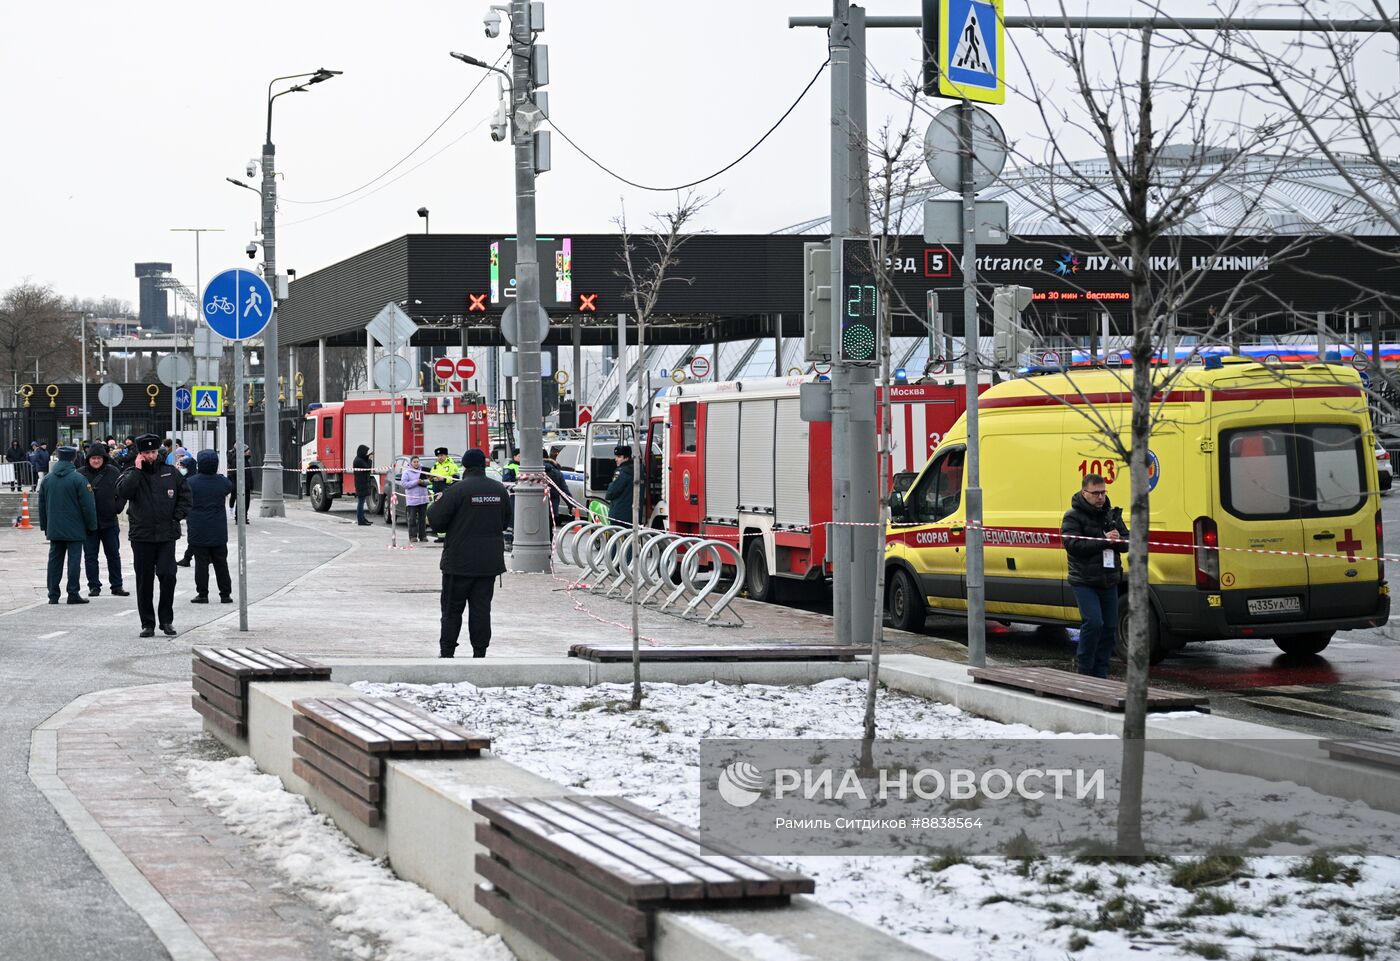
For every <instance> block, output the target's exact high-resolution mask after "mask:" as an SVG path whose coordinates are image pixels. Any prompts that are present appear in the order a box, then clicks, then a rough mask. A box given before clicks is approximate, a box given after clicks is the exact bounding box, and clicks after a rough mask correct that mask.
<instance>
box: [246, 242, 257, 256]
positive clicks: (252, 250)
mask: <svg viewBox="0 0 1400 961" xmlns="http://www.w3.org/2000/svg"><path fill="white" fill-rule="evenodd" d="M243 252H244V253H245V254H247V255H248V259H249V260H252V259H253V258H254V257H256V256H257V255H258V245H257V244H255V243H253V242H252V241H251V240H250V241H248V246H246V247H244V248H243Z"/></svg>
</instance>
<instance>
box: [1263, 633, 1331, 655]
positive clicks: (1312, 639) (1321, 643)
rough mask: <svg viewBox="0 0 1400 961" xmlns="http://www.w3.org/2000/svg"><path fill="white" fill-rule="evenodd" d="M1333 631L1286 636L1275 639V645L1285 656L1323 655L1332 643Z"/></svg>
mask: <svg viewBox="0 0 1400 961" xmlns="http://www.w3.org/2000/svg"><path fill="white" fill-rule="evenodd" d="M1332 633H1333V632H1332V631H1310V632H1308V633H1306V634H1285V635H1283V636H1282V637H1276V638H1274V644H1275V645H1277V646H1278V649H1279V650H1280V651H1283V653H1285V654H1301V655H1308V654H1321V653H1322V652H1323V650H1324V649H1325V648H1326V647H1327V645H1328V644H1331V643H1332Z"/></svg>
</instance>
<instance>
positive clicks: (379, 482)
mask: <svg viewBox="0 0 1400 961" xmlns="http://www.w3.org/2000/svg"><path fill="white" fill-rule="evenodd" d="M301 442H302V443H301V484H302V492H303V493H304V494H306V496H308V497H309V498H310V499H311V506H312V507H313V508H315V509H316V510H318V511H326V510H330V506H331V502H332V501H333V500H335V499H336V498H337V497H339V496H340V495H341V494H343V493H344V492H345V491H346V490H347V489H351V490H353V488H354V481H353V480H350V479H349V478H350V475H349V474H348V473H346V472H347V471H349V469H350V467H351V465H352V463H353V462H354V460H355V451H356V450H357V449H358V448H359V446H360V445H361V444H365V445H367V446H368V447H369V448H370V450H372V451H374V466H375V471H376V473H375V478H374V479H375V493H374V494H373V496H372V497H371V499H370V502H369V504H368V505H367V506H368V507H369V509H370V510H371V512H372V513H375V514H378V513H379V512H380V510H381V508H382V506H383V503H384V500H383V490H384V474H383V472H384V471H387V470H389V468H390V466H391V465H392V464H393V460H394V457H396V456H398V455H402V454H408V455H412V454H426V455H429V456H431V454H432V452H433V450H435V449H436V448H438V447H446V448H447V449H448V450H449V451H451V452H452V455H453V456H454V457H460V456H461V454H462V451H464V450H466V449H467V448H469V447H476V448H480V449H481V450H483V451H489V450H490V449H491V437H490V429H489V424H488V422H487V408H486V405H485V404H484V403H482V402H481V401H480V400H478V399H477V398H475V397H468V398H466V399H460V398H456V397H451V396H448V395H437V394H429V395H423V394H417V395H407V396H402V397H398V398H395V399H393V400H391V399H390V397H389V395H388V394H384V393H381V392H379V391H351V392H350V396H349V397H348V398H346V399H345V400H343V401H339V402H336V403H330V404H312V405H311V406H310V407H308V408H307V412H306V420H305V421H304V422H303V424H302V435H301Z"/></svg>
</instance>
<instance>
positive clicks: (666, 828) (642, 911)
mask: <svg viewBox="0 0 1400 961" xmlns="http://www.w3.org/2000/svg"><path fill="white" fill-rule="evenodd" d="M472 810H473V811H475V812H477V813H478V814H480V815H482V816H483V817H484V818H485V819H486V822H487V823H485V824H478V825H477V826H476V839H477V841H478V842H479V843H480V844H481V845H482V846H483V847H484V848H485V849H486V851H487V853H485V854H478V855H477V857H476V872H477V874H478V875H479V876H480V877H482V878H483V879H484V883H482V884H479V885H477V888H476V900H477V903H478V904H481V905H482V906H484V907H485V908H486V909H487V910H488V911H490V912H491V914H493V915H494V916H496V917H498V918H500V919H501V920H503V921H505V922H506V923H508V924H510V925H511V926H512V927H514V928H516V929H517V930H519V931H520V932H521V933H523V934H525V935H526V936H527V937H529V938H530V939H531V940H532V941H534V942H535V943H536V944H538V945H539V946H540V947H542V948H544V949H545V950H546V951H548V952H550V953H551V954H553V955H554V956H555V957H556V958H558V959H559V961H650V959H651V957H652V950H651V942H652V938H653V936H654V930H655V924H654V920H655V914H656V911H657V910H659V909H661V908H668V909H675V908H702V909H703V908H717V907H726V908H731V907H746V906H747V907H772V906H775V905H783V904H787V903H788V902H789V900H790V899H791V896H792V895H794V894H811V893H812V891H814V890H815V889H816V883H815V882H814V881H813V880H812V879H811V878H808V877H805V876H803V875H801V874H797V873H795V872H792V871H785V870H783V869H781V868H779V867H777V866H775V865H773V864H770V863H768V862H767V861H764V860H763V859H761V858H755V857H750V856H747V855H745V854H743V853H742V852H740V851H738V850H736V849H733V848H729V847H726V846H723V845H720V844H716V843H714V842H712V841H710V840H708V839H706V838H703V837H702V836H701V835H700V834H699V832H697V831H693V830H691V829H690V828H687V827H685V826H684V825H681V824H678V823H676V822H674V821H672V820H670V819H669V818H666V817H663V816H661V815H659V814H656V813H653V812H651V811H648V810H646V809H645V808H642V807H639V806H637V805H635V804H633V803H631V802H630V801H626V800H624V799H622V798H616V797H589V796H583V795H572V796H569V797H558V798H477V799H475V800H474V801H472Z"/></svg>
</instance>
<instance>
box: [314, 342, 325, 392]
mask: <svg viewBox="0 0 1400 961" xmlns="http://www.w3.org/2000/svg"><path fill="white" fill-rule="evenodd" d="M316 396H317V398H318V399H319V400H320V401H321V403H323V404H324V403H325V402H326V338H324V337H322V338H320V339H319V340H317V341H316Z"/></svg>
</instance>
